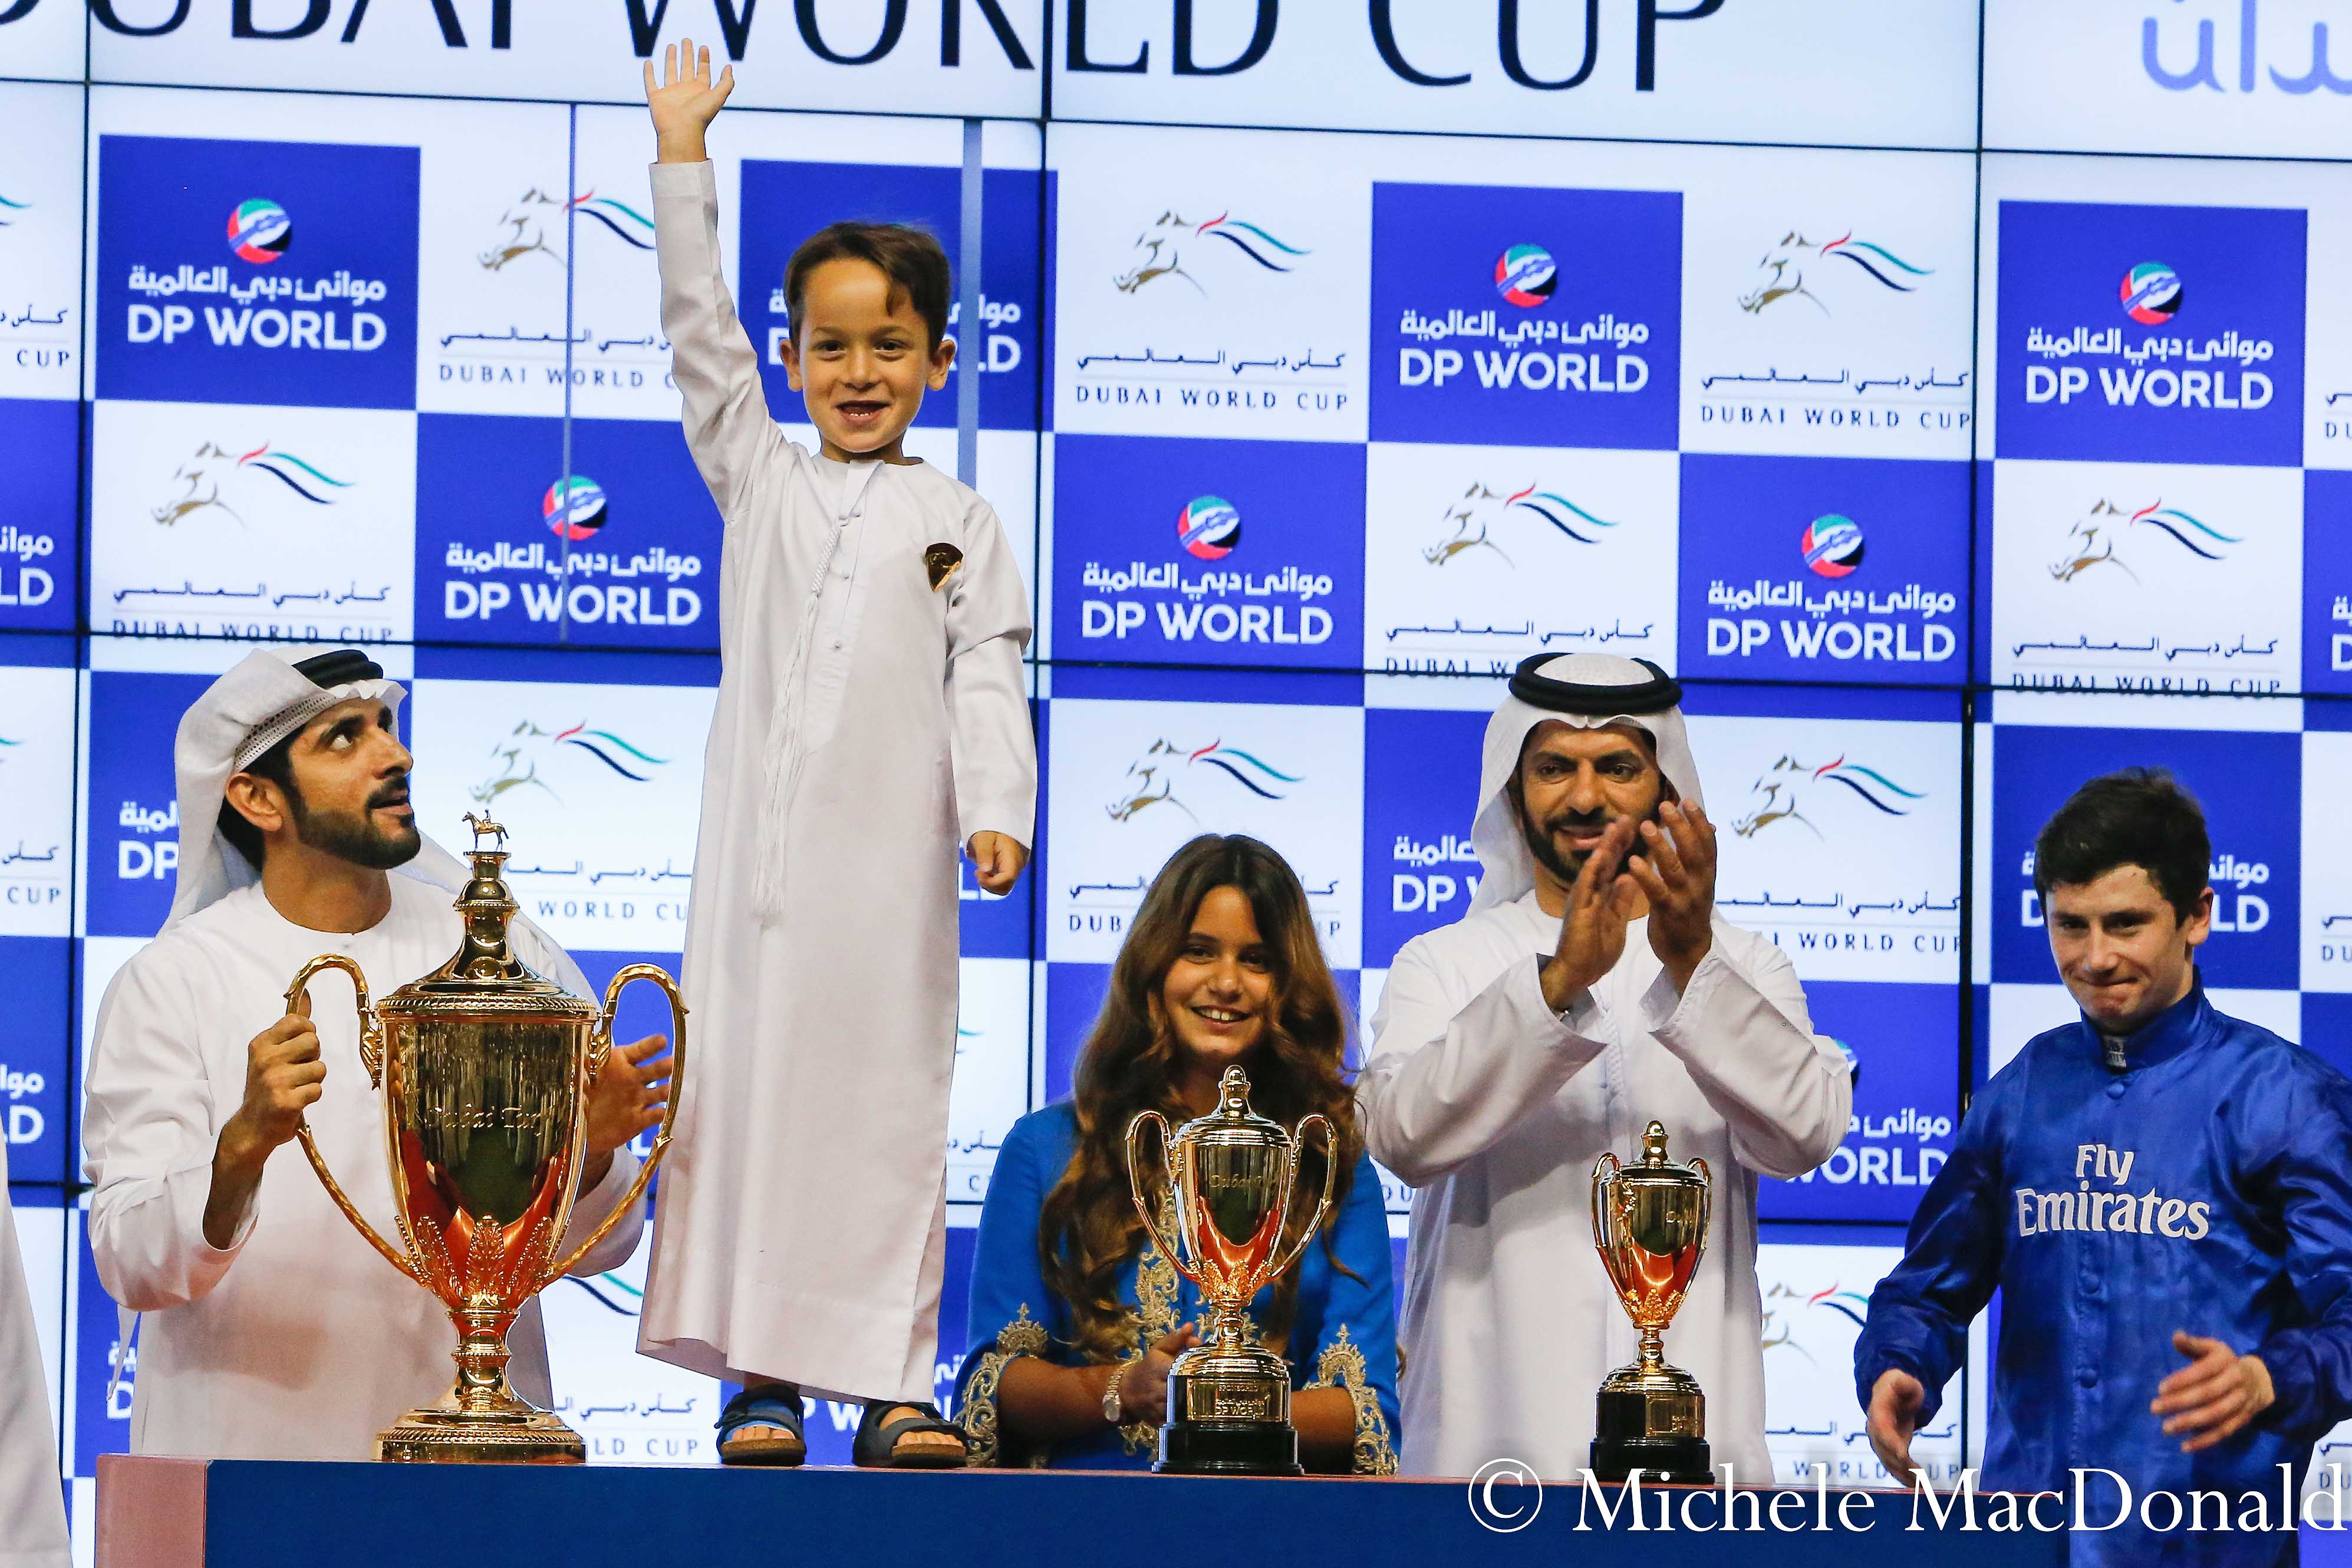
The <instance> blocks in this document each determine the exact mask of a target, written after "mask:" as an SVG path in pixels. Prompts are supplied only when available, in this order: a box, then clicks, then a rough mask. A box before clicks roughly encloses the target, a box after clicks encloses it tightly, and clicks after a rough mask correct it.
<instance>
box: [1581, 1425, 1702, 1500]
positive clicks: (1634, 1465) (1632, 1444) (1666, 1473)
mask: <svg viewBox="0 0 2352 1568" xmlns="http://www.w3.org/2000/svg"><path fill="white" fill-rule="evenodd" d="M1636 1469H1638V1470H1640V1471H1641V1472H1642V1479H1643V1480H1644V1481H1647V1482H1650V1483H1651V1484H1653V1485H1657V1486H1696V1487H1709V1486H1713V1485H1714V1484H1715V1468H1714V1462H1713V1459H1712V1458H1711V1457H1710V1454H1709V1451H1708V1448H1707V1446H1706V1438H1704V1437H1690V1436H1681V1435H1675V1436H1665V1437H1606V1436H1603V1437H1595V1438H1594V1439H1592V1453H1591V1470H1592V1475H1593V1479H1595V1480H1602V1481H1622V1480H1624V1479H1626V1478H1627V1477H1629V1476H1631V1475H1632V1474H1633V1472H1634V1471H1635V1470H1636Z"/></svg>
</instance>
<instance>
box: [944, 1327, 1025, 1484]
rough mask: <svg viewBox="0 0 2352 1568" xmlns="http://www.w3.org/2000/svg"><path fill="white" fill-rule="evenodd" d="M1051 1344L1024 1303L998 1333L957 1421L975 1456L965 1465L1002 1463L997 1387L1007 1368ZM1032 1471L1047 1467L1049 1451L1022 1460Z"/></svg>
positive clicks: (968, 1387)
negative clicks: (1018, 1359)
mask: <svg viewBox="0 0 2352 1568" xmlns="http://www.w3.org/2000/svg"><path fill="white" fill-rule="evenodd" d="M1046 1343H1047V1340H1046V1334H1045V1324H1043V1323H1041V1322H1039V1321H1037V1320H1036V1319H1034V1318H1032V1317H1031V1316H1030V1315H1029V1303H1028V1302H1026V1301H1024V1302H1022V1303H1021V1310H1020V1312H1019V1313H1018V1314H1017V1315H1015V1316H1014V1318H1013V1321H1011V1322H1009V1323H1007V1324H1005V1325H1004V1327H1003V1329H1001V1330H999V1331H997V1335H996V1348H995V1349H994V1350H992V1351H986V1352H982V1355H981V1358H980V1370H979V1371H978V1372H975V1373H972V1374H971V1384H969V1385H968V1386H967V1389H966V1392H965V1394H964V1397H963V1405H962V1407H961V1409H960V1410H958V1411H957V1412H956V1419H957V1421H958V1423H959V1424H960V1425H961V1426H962V1427H963V1429H964V1431H965V1433H966V1434H968V1435H969V1436H971V1457H970V1458H967V1459H966V1460H965V1461H964V1462H965V1463H966V1464H968V1465H971V1466H973V1467H975V1468H979V1467H985V1466H991V1465H995V1464H998V1463H1001V1462H1002V1459H1001V1456H1000V1434H999V1432H998V1429H997V1416H996V1385H997V1384H998V1383H999V1382H1000V1381H1001V1380H1002V1379H1003V1376H1004V1369H1005V1368H1006V1367H1007V1366H1010V1365H1011V1364H1012V1363H1013V1361H1014V1360H1015V1359H1016V1358H1018V1357H1021V1356H1024V1355H1037V1354H1039V1353H1041V1352H1044V1350H1045V1346H1046ZM1022 1462H1023V1463H1024V1465H1025V1466H1026V1467H1027V1468H1030V1469H1033V1470H1042V1469H1044V1468H1045V1449H1043V1448H1042V1447H1041V1448H1039V1449H1038V1450H1037V1451H1036V1452H1034V1453H1032V1454H1029V1455H1027V1456H1026V1457H1025V1458H1024V1459H1023V1461H1022Z"/></svg>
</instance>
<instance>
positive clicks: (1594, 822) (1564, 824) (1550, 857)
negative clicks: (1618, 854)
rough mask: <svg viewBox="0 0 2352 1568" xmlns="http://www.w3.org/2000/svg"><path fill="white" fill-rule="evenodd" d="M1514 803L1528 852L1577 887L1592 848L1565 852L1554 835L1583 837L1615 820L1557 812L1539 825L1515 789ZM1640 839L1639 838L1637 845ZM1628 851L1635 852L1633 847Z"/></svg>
mask: <svg viewBox="0 0 2352 1568" xmlns="http://www.w3.org/2000/svg"><path fill="white" fill-rule="evenodd" d="M1513 804H1514V805H1517V807H1518V818H1519V837H1521V838H1523V839H1525V840H1526V841H1527V846H1528V854H1530V855H1532V856H1534V857H1535V861H1536V864H1537V865H1538V866H1541V867H1542V868H1544V869H1545V870H1547V871H1549V872H1550V873H1551V874H1552V875H1553V876H1554V877H1556V878H1558V879H1559V881H1560V882H1561V884H1562V885H1563V886H1567V887H1574V886H1575V885H1576V879H1577V878H1578V877H1580V876H1581V875H1582V874H1583V871H1584V863H1585V862H1586V861H1587V860H1590V859H1591V858H1592V851H1591V850H1590V849H1579V850H1572V851H1570V853H1568V854H1566V855H1563V854H1561V853H1560V852H1559V847H1557V846H1556V845H1555V844H1554V843H1553V842H1552V835H1553V834H1554V833H1555V832H1561V833H1573V834H1577V835H1579V836H1582V835H1585V834H1598V833H1601V832H1605V831H1606V830H1607V828H1608V826H1609V824H1610V821H1611V817H1610V816H1609V814H1608V813H1607V812H1605V811H1594V812H1581V811H1563V812H1557V813H1555V814H1553V816H1552V818H1551V820H1550V821H1549V822H1548V823H1546V824H1545V825H1544V826H1541V827H1538V826H1536V825H1535V823H1534V822H1533V821H1532V820H1531V819H1530V818H1529V817H1528V807H1527V801H1526V800H1525V798H1524V797H1522V796H1520V795H1518V794H1517V791H1516V790H1515V791H1513ZM1642 820H1643V821H1645V822H1654V821H1655V820H1657V812H1656V810H1655V809H1653V810H1652V811H1651V813H1650V815H1649V816H1646V817H1643V819H1642ZM1638 842H1639V841H1638V840H1637V841H1636V844H1637V846H1638ZM1628 853H1629V854H1630V853H1632V851H1631V850H1629V851H1628Z"/></svg>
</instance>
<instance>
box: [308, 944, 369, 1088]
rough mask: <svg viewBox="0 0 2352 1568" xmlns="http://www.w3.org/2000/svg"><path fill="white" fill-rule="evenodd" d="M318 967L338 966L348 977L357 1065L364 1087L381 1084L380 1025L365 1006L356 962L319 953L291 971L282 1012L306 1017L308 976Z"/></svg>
mask: <svg viewBox="0 0 2352 1568" xmlns="http://www.w3.org/2000/svg"><path fill="white" fill-rule="evenodd" d="M322 969H340V970H341V971H342V972H343V973H346V974H348V975H350V976H351V977H352V993H353V994H354V996H355V997H356V999H357V1001H358V1003H359V1009H360V1065H361V1066H362V1067H364V1068H367V1071H368V1087H370V1088H371V1089H382V1088H383V1026H382V1025H380V1024H378V1023H377V1022H376V1021H375V1010H374V1009H373V1008H372V1007H370V1006H369V1005H368V988H367V976H366V975H364V974H362V973H360V966H359V964H358V963H356V962H355V961H353V960H352V959H348V958H345V957H344V956H343V955H342V954H341V953H340V952H328V953H321V954H320V956H318V957H317V958H314V959H312V960H311V961H310V963H306V964H304V965H303V966H302V967H301V968H300V969H299V971H297V972H296V973H295V975H294V984H291V985H289V986H288V987H287V988H286V1011H287V1012H289V1013H290V1014H296V1015H299V1016H302V1017H305V1018H307V1017H309V1016H310V977H311V976H312V975H314V974H316V973H319V972H320V970H322Z"/></svg>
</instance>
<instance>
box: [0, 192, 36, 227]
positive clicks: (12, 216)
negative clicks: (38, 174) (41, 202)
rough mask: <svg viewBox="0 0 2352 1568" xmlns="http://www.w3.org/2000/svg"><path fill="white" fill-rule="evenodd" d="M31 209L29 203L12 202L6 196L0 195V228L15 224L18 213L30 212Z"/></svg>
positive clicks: (31, 206) (31, 205)
mask: <svg viewBox="0 0 2352 1568" xmlns="http://www.w3.org/2000/svg"><path fill="white" fill-rule="evenodd" d="M32 208H33V204H32V203H30V202H12V201H10V200H9V199H8V198H7V197H6V196H5V195H0V228H7V227H9V226H11V225H13V224H15V223H16V215H17V214H18V213H21V212H30V211H31V210H32Z"/></svg>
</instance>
